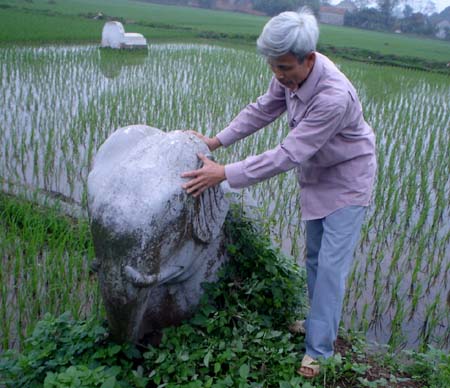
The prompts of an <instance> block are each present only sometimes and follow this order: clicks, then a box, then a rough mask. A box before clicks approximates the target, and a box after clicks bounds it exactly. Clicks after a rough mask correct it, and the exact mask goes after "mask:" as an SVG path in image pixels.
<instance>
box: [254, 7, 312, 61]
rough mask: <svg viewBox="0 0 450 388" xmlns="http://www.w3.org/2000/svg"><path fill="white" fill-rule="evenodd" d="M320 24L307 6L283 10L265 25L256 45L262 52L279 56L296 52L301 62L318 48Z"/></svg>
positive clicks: (269, 56)
mask: <svg viewBox="0 0 450 388" xmlns="http://www.w3.org/2000/svg"><path fill="white" fill-rule="evenodd" d="M318 39H319V26H318V25H317V20H316V18H315V16H314V14H313V13H312V12H311V10H310V9H309V8H307V7H303V8H301V9H300V10H299V11H298V12H282V13H280V14H279V15H277V16H275V17H273V18H272V19H270V20H269V21H268V22H267V23H266V25H265V26H264V29H263V31H262V32H261V35H260V36H259V38H258V40H257V42H256V46H257V48H258V51H259V53H260V54H262V55H264V56H265V57H268V58H277V57H280V56H282V55H285V54H287V53H292V54H294V55H295V56H296V57H297V58H298V60H299V61H300V62H303V60H304V59H305V58H306V56H307V55H308V54H309V53H310V52H312V51H315V50H316V45H317V41H318Z"/></svg>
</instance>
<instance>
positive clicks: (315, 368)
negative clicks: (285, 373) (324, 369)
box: [297, 354, 320, 379]
mask: <svg viewBox="0 0 450 388" xmlns="http://www.w3.org/2000/svg"><path fill="white" fill-rule="evenodd" d="M297 373H298V374H299V375H300V376H303V377H306V378H307V379H312V378H313V377H316V376H317V375H318V374H319V373H320V366H319V363H318V362H317V360H315V359H314V358H312V357H310V356H308V355H307V354H305V356H304V357H303V360H302V363H301V366H300V368H298V369H297Z"/></svg>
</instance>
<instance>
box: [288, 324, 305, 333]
mask: <svg viewBox="0 0 450 388" xmlns="http://www.w3.org/2000/svg"><path fill="white" fill-rule="evenodd" d="M288 330H289V332H290V333H291V334H303V335H305V334H306V329H305V321H294V322H293V323H291V324H290V325H289V326H288Z"/></svg>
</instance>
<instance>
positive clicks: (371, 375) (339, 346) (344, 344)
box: [334, 337, 423, 388]
mask: <svg viewBox="0 0 450 388" xmlns="http://www.w3.org/2000/svg"><path fill="white" fill-rule="evenodd" d="M335 353H340V354H341V355H342V356H345V357H346V358H347V359H349V360H351V361H352V362H355V363H359V364H366V365H369V366H370V368H369V369H368V370H367V371H366V372H365V374H364V376H361V377H363V378H366V379H367V380H368V381H376V380H379V379H383V378H384V379H385V380H386V381H387V382H388V385H387V386H388V387H389V388H422V387H423V383H422V382H420V381H414V380H407V379H409V378H410V377H411V376H408V375H406V374H404V373H401V372H396V371H392V370H391V369H390V368H389V367H387V366H383V365H380V363H379V362H378V360H377V359H376V358H375V357H371V356H370V355H362V354H360V353H355V352H354V351H353V350H352V345H351V343H350V342H349V341H347V340H345V339H344V338H341V337H339V338H338V339H337V340H336V342H335ZM392 375H394V376H395V377H396V379H400V380H403V379H405V380H406V381H391V376H392ZM334 386H335V387H340V388H359V387H360V385H359V384H357V385H355V381H354V376H352V378H351V379H350V378H349V379H346V378H342V379H340V380H339V381H337V382H336V384H335V385H334Z"/></svg>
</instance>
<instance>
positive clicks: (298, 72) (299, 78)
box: [268, 52, 316, 91]
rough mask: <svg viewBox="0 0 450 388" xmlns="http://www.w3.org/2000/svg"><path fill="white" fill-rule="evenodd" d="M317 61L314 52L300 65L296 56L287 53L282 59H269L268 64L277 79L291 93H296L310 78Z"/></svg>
mask: <svg viewBox="0 0 450 388" xmlns="http://www.w3.org/2000/svg"><path fill="white" fill-rule="evenodd" d="M315 59H316V55H315V54H314V53H313V52H312V53H309V54H308V56H307V57H306V58H305V59H304V61H303V62H302V63H300V62H299V60H298V59H297V57H295V56H294V54H291V53H287V54H284V55H282V56H281V57H277V58H269V59H268V62H269V65H270V68H271V69H272V71H273V73H274V74H275V77H276V79H277V80H278V81H280V83H282V84H283V85H284V86H286V87H287V88H289V89H290V90H291V91H295V90H297V89H298V87H299V86H300V84H301V83H302V82H303V81H304V80H305V79H306V78H307V77H308V75H309V73H310V71H311V69H312V68H313V66H314V61H315Z"/></svg>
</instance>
